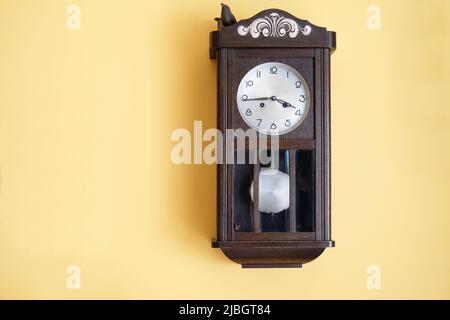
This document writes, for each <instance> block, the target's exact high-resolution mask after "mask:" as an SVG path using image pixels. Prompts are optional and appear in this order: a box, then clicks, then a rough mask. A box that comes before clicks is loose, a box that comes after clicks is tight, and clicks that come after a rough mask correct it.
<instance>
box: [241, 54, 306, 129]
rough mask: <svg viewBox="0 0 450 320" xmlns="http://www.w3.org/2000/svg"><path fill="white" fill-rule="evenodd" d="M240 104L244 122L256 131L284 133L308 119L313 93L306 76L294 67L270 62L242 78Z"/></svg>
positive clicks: (255, 68) (257, 67)
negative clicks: (311, 93)
mask: <svg viewBox="0 0 450 320" xmlns="http://www.w3.org/2000/svg"><path fill="white" fill-rule="evenodd" d="M236 99H237V105H238V109H239V113H240V114H241V116H242V118H243V119H244V121H245V122H246V123H247V124H248V125H249V126H250V127H251V128H254V129H255V130H258V131H259V132H261V133H264V134H269V135H281V134H286V133H288V132H291V131H292V130H294V129H296V128H297V127H298V126H299V125H300V124H301V123H302V122H303V121H304V120H305V118H306V115H307V114H308V111H309V105H310V92H309V87H308V84H307V83H306V81H305V79H304V78H303V76H302V75H301V74H300V73H299V72H298V71H297V70H295V69H294V68H292V67H291V66H289V65H287V64H284V63H279V62H268V63H263V64H260V65H258V66H256V67H254V68H253V69H251V70H250V71H249V72H247V74H246V75H245V76H244V77H243V78H242V80H241V82H240V84H239V88H238V91H237V97H236Z"/></svg>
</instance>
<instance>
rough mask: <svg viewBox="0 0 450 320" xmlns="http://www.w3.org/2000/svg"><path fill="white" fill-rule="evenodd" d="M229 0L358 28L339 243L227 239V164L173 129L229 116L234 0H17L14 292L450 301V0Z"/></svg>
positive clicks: (10, 271) (343, 60) (337, 105)
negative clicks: (277, 265) (315, 254)
mask: <svg viewBox="0 0 450 320" xmlns="http://www.w3.org/2000/svg"><path fill="white" fill-rule="evenodd" d="M71 3H74V4H77V5H79V6H80V8H81V30H74V31H70V30H68V29H67V28H66V18H67V14H66V8H67V6H68V5H69V4H71ZM228 4H229V5H230V6H231V8H232V9H233V11H234V13H235V14H236V16H237V17H238V18H248V17H250V16H252V15H253V14H255V13H257V12H258V11H260V10H263V9H266V8H270V7H277V8H280V9H284V10H286V11H289V12H291V13H292V14H294V15H297V16H299V17H302V18H306V19H308V20H310V21H311V22H312V23H315V24H317V25H323V26H326V27H328V28H329V29H331V30H335V31H336V32H337V34H338V50H337V51H336V52H335V54H334V55H333V57H332V140H333V141H332V148H333V161H332V169H333V179H332V189H333V238H334V239H335V240H336V243H337V247H336V248H334V249H330V250H328V251H327V252H326V253H325V254H324V255H323V256H322V257H320V258H319V259H318V260H317V261H316V262H314V263H312V264H309V265H306V266H305V267H304V269H294V270H242V269H241V268H240V267H239V265H237V264H234V263H232V262H231V261H229V260H228V259H227V258H225V257H224V256H223V255H222V253H221V252H220V251H219V250H215V249H211V248H210V239H211V238H213V237H214V236H215V181H216V179H215V167H213V166H206V165H204V166H175V165H173V164H172V162H171V160H170V150H171V148H172V147H173V145H174V143H173V142H171V140H170V135H171V132H172V131H173V130H174V129H176V128H179V127H186V128H192V126H193V121H194V120H203V121H204V128H210V127H213V126H215V123H216V120H215V119H216V115H215V108H216V107H215V101H216V100H215V97H216V86H215V79H216V62H215V61H211V60H209V59H208V32H209V31H211V30H214V28H215V22H214V21H213V18H214V17H216V16H217V15H218V14H219V11H220V5H219V1H211V0H208V1H207V0H203V1H197V0H196V1H181V0H179V1H178V0H177V1H162V0H160V1H146V0H134V1H130V0H128V1H125V0H121V1H119V0H108V1H107V0H73V1H65V0H42V1H37V0H34V1H33V0H0V298H64V299H65V298H275V299H278V298H285V299H300V298H370V299H371V298H450V250H449V249H450V218H449V216H450V215H449V214H450V150H449V149H450V141H449V140H450V139H449V138H450V125H449V122H450V104H449V96H448V94H449V90H450V58H449V52H450V2H449V1H448V0H429V1H407V0H396V1H391V0H374V1H366V0H362V1H360V0H353V1H350V0H344V1H332V0H320V1H317V0H314V1H312V0H311V1H306V0H296V1H269V0H259V1H253V0H244V1H243V0H239V1H237V0H229V1H228ZM370 4H377V5H379V6H380V7H381V9H382V28H381V30H369V29H368V28H367V27H366V20H367V17H368V14H367V13H366V10H367V7H368V6H369V5H370ZM69 265H78V266H80V268H81V289H80V290H68V289H67V287H66V279H67V274H66V268H67V266H69ZM369 265H378V266H379V267H380V268H381V271H382V288H381V290H368V288H367V286H366V281H367V277H368V274H367V273H366V270H367V267H368V266H369Z"/></svg>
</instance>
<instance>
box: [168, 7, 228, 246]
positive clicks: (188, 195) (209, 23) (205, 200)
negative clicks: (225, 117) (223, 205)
mask: <svg viewBox="0 0 450 320" xmlns="http://www.w3.org/2000/svg"><path fill="white" fill-rule="evenodd" d="M219 10H220V7H218V8H217V11H219ZM167 15H168V17H167V21H172V22H173V21H176V23H169V24H168V25H167V27H168V29H167V30H165V31H164V32H167V34H168V37H167V38H168V39H177V41H174V42H173V44H171V45H170V50H172V51H173V52H175V53H176V54H172V55H173V56H177V57H179V58H178V59H177V61H173V64H172V61H171V66H170V67H169V68H171V74H173V75H175V79H173V83H171V84H170V86H171V87H172V88H173V89H174V92H176V95H174V97H173V100H174V101H173V103H174V105H175V106H176V107H174V108H172V109H171V110H170V113H171V115H170V118H171V119H172V120H169V121H171V125H172V129H171V130H175V129H177V128H186V129H188V130H189V131H190V132H191V136H192V137H191V138H192V140H193V139H194V132H193V128H194V121H202V127H203V131H205V130H207V129H209V128H216V127H217V125H216V122H217V120H216V119H217V118H216V110H217V109H216V108H217V107H216V96H217V95H216V91H217V87H216V81H217V80H216V79H217V71H216V70H217V66H216V61H215V60H210V59H209V32H210V31H212V30H215V29H216V22H215V21H214V17H215V16H216V15H217V14H216V15H214V14H212V15H211V16H210V17H205V15H204V14H203V15H200V14H198V13H197V12H196V11H195V7H193V8H192V9H191V11H190V12H186V11H183V12H182V11H181V10H180V9H174V10H171V11H170V12H168V13H167ZM175 144H176V142H171V147H173V146H174V145H175ZM208 144H209V142H205V143H203V147H205V146H206V145H208ZM191 148H192V154H191V158H192V162H193V158H194V155H193V152H194V147H193V145H192V147H191ZM171 170H174V172H176V178H172V180H176V181H172V182H171V183H175V184H176V185H175V186H171V187H170V189H171V190H176V191H171V192H172V193H173V192H176V193H177V194H179V195H180V196H179V197H177V198H176V199H177V202H178V203H174V204H171V206H172V207H173V208H176V210H172V211H171V214H172V215H174V216H173V217H172V219H170V220H171V221H177V226H176V231H175V232H174V236H176V237H177V238H178V239H179V240H180V241H182V242H185V241H186V239H191V238H193V239H195V238H198V237H199V236H200V237H201V238H202V239H203V240H205V248H207V247H209V246H210V241H211V239H212V238H215V234H216V166H215V165H207V164H196V165H194V164H190V165H174V164H173V165H172V167H171ZM168 227H169V228H173V226H168ZM175 233H176V235H175ZM188 243H189V242H188ZM202 250H204V248H203V247H202ZM211 252H213V250H211Z"/></svg>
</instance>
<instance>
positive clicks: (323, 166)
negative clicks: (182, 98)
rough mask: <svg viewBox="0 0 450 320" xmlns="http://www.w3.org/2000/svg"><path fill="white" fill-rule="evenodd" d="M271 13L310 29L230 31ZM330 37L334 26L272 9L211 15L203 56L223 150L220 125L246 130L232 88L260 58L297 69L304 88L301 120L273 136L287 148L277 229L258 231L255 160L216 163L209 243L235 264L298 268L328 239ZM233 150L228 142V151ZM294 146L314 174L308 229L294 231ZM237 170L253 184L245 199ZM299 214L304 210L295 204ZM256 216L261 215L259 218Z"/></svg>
mask: <svg viewBox="0 0 450 320" xmlns="http://www.w3.org/2000/svg"><path fill="white" fill-rule="evenodd" d="M273 13H275V14H277V15H279V16H283V17H285V18H288V19H292V20H294V21H295V22H296V23H297V24H298V25H299V26H300V27H304V26H306V25H309V26H310V27H311V33H310V34H309V35H307V36H306V35H302V34H298V36H296V37H292V38H291V37H289V36H277V37H264V36H260V37H258V38H253V37H251V36H250V35H247V36H242V35H239V34H238V31H237V30H238V28H239V27H240V26H248V25H250V24H251V23H252V22H253V21H254V20H255V19H260V18H263V19H264V18H265V17H267V16H269V15H270V14H273ZM335 41H336V36H335V33H334V32H331V31H327V30H326V29H325V28H322V27H318V26H315V25H313V24H311V23H310V22H308V21H306V20H301V19H298V18H296V17H294V16H292V15H291V14H289V13H287V12H285V11H282V10H277V9H270V10H265V11H262V12H260V13H258V14H257V15H255V16H254V17H252V18H250V19H246V20H241V21H238V22H237V23H236V24H234V25H230V26H227V27H224V26H223V25H222V24H221V21H220V19H219V21H218V31H214V32H212V33H211V34H210V57H211V59H218V78H217V81H218V96H217V104H218V118H217V126H218V129H219V130H220V131H221V132H222V133H223V134H224V140H223V142H224V144H223V149H222V150H221V151H222V154H223V156H225V155H226V150H227V147H226V146H227V144H228V143H230V141H227V137H226V135H225V130H226V129H243V130H246V129H248V126H247V124H246V123H245V121H243V119H242V118H241V116H240V114H239V112H238V111H237V103H236V94H237V89H238V86H239V83H240V81H241V79H242V77H243V76H244V75H245V74H246V73H247V72H248V71H249V70H250V69H251V68H253V67H255V66H257V65H259V64H261V63H265V62H280V63H285V64H288V65H290V66H292V67H293V68H295V69H296V70H298V71H299V72H300V73H301V74H302V76H303V77H304V78H305V81H306V83H307V85H308V87H309V90H310V94H311V96H310V103H311V104H310V109H309V113H308V115H307V116H306V118H305V120H304V122H303V123H302V124H301V125H300V126H299V127H298V128H296V129H295V130H293V131H292V132H290V133H288V134H285V135H282V136H280V137H279V149H280V150H289V159H288V163H289V172H288V173H289V177H290V202H289V203H290V206H289V209H288V211H289V212H288V213H285V214H284V216H280V217H282V218H281V219H282V220H281V223H284V226H285V227H284V229H285V230H280V231H276V232H267V230H266V229H263V228H265V227H264V226H263V225H262V224H263V221H262V220H261V219H262V218H261V214H260V212H259V172H260V164H259V161H258V162H257V164H252V165H251V168H249V167H244V169H245V170H242V167H241V168H240V167H237V166H239V165H237V164H232V163H231V164H230V163H228V164H223V165H218V169H217V215H218V216H217V240H216V241H213V247H215V248H220V249H221V250H222V251H223V252H224V254H225V255H226V256H227V257H229V258H230V259H231V260H233V261H235V262H237V263H240V264H242V265H243V267H246V268H272V267H301V266H302V265H303V264H305V263H308V262H310V261H312V260H314V259H316V258H317V257H318V256H320V255H321V254H322V252H323V251H324V250H325V248H328V247H333V246H334V241H331V195H330V192H331V190H330V189H331V187H330V174H331V172H330V156H331V154H330V54H331V53H332V52H333V51H334V49H335ZM268 140H269V141H268V145H267V148H268V149H271V147H270V137H269V139H268ZM256 147H257V146H256V145H253V144H250V143H248V142H246V143H245V145H244V146H243V148H244V149H245V150H253V149H255V148H256ZM240 148H241V147H239V146H236V145H235V146H234V148H233V149H232V150H241V149H240ZM297 150H313V151H314V161H315V163H314V165H313V166H312V167H311V168H310V169H307V168H308V167H307V166H305V167H303V168H305V169H304V170H306V171H308V170H313V171H311V172H310V173H309V174H310V176H311V177H312V176H314V177H315V178H314V179H315V180H314V185H313V186H311V188H312V189H314V192H313V194H314V198H313V201H314V204H313V205H314V208H315V209H314V223H313V230H311V232H299V230H300V229H299V230H297V210H299V209H298V208H301V207H302V205H301V204H302V202H299V199H298V198H297V197H298V192H303V191H298V192H297V187H298V186H299V181H298V179H302V177H301V178H299V174H298V172H299V170H300V168H301V167H302V164H301V163H298V159H297V158H296V157H297V155H296V151H297ZM232 156H234V154H233V155H232ZM224 158H225V157H224ZM244 166H246V165H244ZM249 170H250V171H249ZM242 174H250V175H251V179H252V181H253V183H254V185H253V198H254V201H253V203H252V204H251V205H249V203H248V202H247V203H244V202H242V201H250V200H249V195H248V192H249V190H248V188H249V185H246V184H245V183H242V182H243V181H244V182H245V181H246V180H245V179H242V176H241V175H242ZM305 181H306V180H305ZM302 188H303V187H302ZM306 188H307V190H310V189H311V188H310V187H306ZM299 190H303V189H300V188H299ZM308 192H309V191H308ZM242 194H247V196H245V197H244V196H242ZM236 195H237V196H236ZM242 199H244V200H242ZM246 199H247V200H246ZM302 199H303V198H302ZM299 214H300V215H301V214H305V212H302V211H301V209H300V210H299ZM264 217H266V218H265V219H267V216H264ZM300 218H302V216H300ZM239 219H241V220H242V221H243V225H241V223H240V222H239V221H241V220H239ZM235 221H238V222H239V223H235ZM283 221H284V222H283ZM299 221H302V220H299ZM311 228H312V227H311ZM270 230H272V229H270ZM277 230H278V229H277ZM262 231H264V232H262ZM303 231H310V230H309V229H307V230H303Z"/></svg>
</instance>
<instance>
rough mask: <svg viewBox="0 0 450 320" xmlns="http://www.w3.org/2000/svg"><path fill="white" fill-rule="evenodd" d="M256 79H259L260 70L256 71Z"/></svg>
mask: <svg viewBox="0 0 450 320" xmlns="http://www.w3.org/2000/svg"><path fill="white" fill-rule="evenodd" d="M256 77H257V78H261V71H260V70H256Z"/></svg>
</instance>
